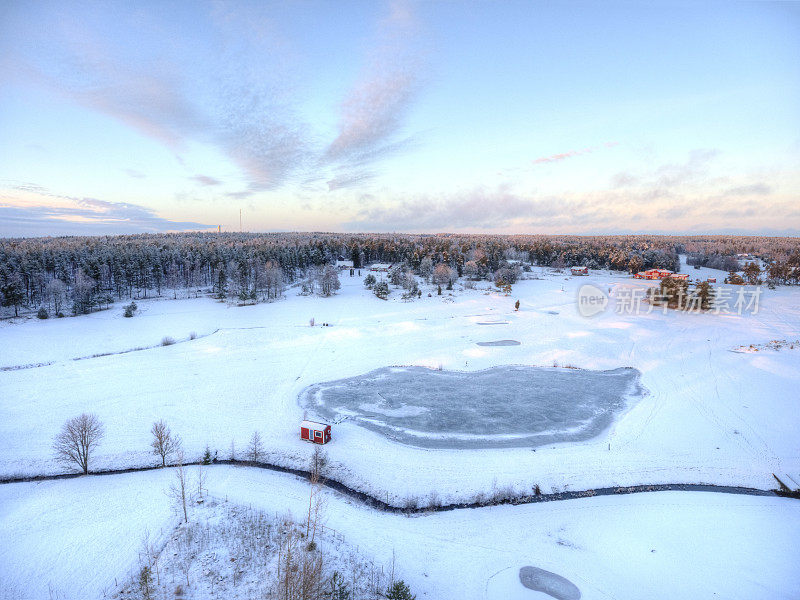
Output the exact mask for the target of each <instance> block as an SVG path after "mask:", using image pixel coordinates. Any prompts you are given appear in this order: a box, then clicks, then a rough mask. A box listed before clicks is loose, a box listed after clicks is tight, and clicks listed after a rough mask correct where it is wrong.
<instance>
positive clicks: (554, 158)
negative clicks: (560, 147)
mask: <svg viewBox="0 0 800 600" xmlns="http://www.w3.org/2000/svg"><path fill="white" fill-rule="evenodd" d="M614 146H619V142H606V143H604V144H603V145H602V146H592V147H590V148H582V149H581V150H569V151H568V152H561V153H559V154H551V155H550V156H540V157H539V158H534V159H533V161H532V162H533V164H535V165H541V164H546V163H554V162H561V161H562V160H566V159H568V158H572V157H574V156H582V155H584V154H591V153H592V152H594V151H596V150H598V149H600V148H613V147H614Z"/></svg>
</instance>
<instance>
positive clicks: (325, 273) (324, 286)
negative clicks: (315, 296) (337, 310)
mask: <svg viewBox="0 0 800 600" xmlns="http://www.w3.org/2000/svg"><path fill="white" fill-rule="evenodd" d="M340 287H342V284H341V283H339V273H338V271H337V270H336V267H334V266H333V265H325V266H324V267H323V268H322V271H320V273H319V289H320V291H321V292H322V295H323V296H332V295H333V294H334V293H335V292H336V290H338V289H339V288H340Z"/></svg>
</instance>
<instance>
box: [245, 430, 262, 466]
mask: <svg viewBox="0 0 800 600" xmlns="http://www.w3.org/2000/svg"><path fill="white" fill-rule="evenodd" d="M263 454H264V446H263V444H262V443H261V434H260V433H258V432H257V431H254V432H253V435H251V436H250V443H249V444H248V445H247V458H249V459H250V460H251V461H252V462H258V459H259V458H261V456H262V455H263Z"/></svg>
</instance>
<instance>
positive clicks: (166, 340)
mask: <svg viewBox="0 0 800 600" xmlns="http://www.w3.org/2000/svg"><path fill="white" fill-rule="evenodd" d="M174 343H175V338H171V337H169V336H168V335H165V336H164V337H163V338H161V345H162V346H172V344H174Z"/></svg>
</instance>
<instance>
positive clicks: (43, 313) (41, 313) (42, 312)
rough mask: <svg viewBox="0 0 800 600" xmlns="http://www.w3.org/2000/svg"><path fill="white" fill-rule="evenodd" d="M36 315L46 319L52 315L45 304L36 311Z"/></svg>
mask: <svg viewBox="0 0 800 600" xmlns="http://www.w3.org/2000/svg"><path fill="white" fill-rule="evenodd" d="M36 316H37V317H39V318H40V319H46V318H48V317H49V316H50V315H49V314H47V309H46V308H45V307H44V306H43V307H42V308H40V309H39V312H37V313H36Z"/></svg>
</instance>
